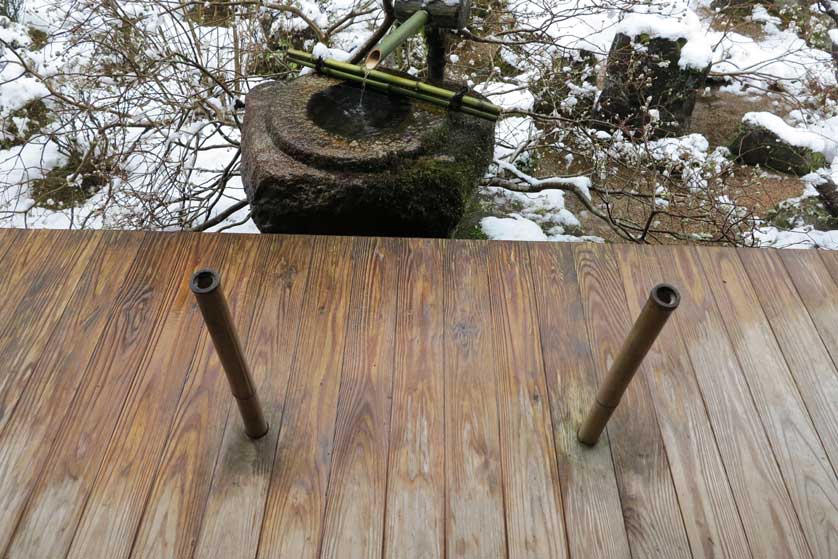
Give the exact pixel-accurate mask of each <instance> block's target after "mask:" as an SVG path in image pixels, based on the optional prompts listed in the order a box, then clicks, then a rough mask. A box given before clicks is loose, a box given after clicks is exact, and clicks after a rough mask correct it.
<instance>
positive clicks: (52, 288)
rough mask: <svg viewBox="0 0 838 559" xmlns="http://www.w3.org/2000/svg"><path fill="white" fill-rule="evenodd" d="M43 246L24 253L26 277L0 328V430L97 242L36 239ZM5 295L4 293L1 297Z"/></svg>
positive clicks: (14, 292)
mask: <svg viewBox="0 0 838 559" xmlns="http://www.w3.org/2000/svg"><path fill="white" fill-rule="evenodd" d="M40 237H41V239H42V240H43V241H45V243H44V244H43V245H41V247H42V250H41V251H40V252H39V253H37V254H29V255H28V256H29V259H28V260H27V268H25V273H23V274H20V275H19V279H20V281H18V282H17V283H13V284H12V285H11V287H10V289H9V290H8V292H7V293H8V297H9V301H16V302H17V304H15V305H7V307H8V313H9V314H8V317H7V319H6V320H5V321H3V322H1V323H0V363H3V369H4V374H3V375H2V376H0V430H2V429H3V427H4V426H5V424H6V423H7V422H8V420H9V419H10V418H11V417H12V415H13V414H14V411H15V408H16V407H17V403H18V400H19V399H20V396H21V394H22V393H23V390H24V389H25V387H26V385H27V383H28V382H29V381H30V378H31V374H32V370H33V368H34V366H35V364H36V362H37V360H38V357H39V356H40V354H41V352H42V351H43V349H44V347H45V345H46V343H47V341H48V340H49V337H50V335H51V334H52V331H53V329H54V328H55V325H56V323H57V322H58V321H59V319H60V318H61V315H62V313H63V312H64V309H65V308H66V307H67V302H68V300H69V297H68V296H67V293H68V292H69V293H72V292H73V290H74V289H75V287H76V284H77V283H78V282H79V279H80V278H81V276H82V273H83V272H84V268H85V265H86V263H87V260H88V259H89V258H90V257H91V256H92V255H93V254H94V252H95V251H96V249H97V247H98V245H99V238H98V237H97V238H95V239H94V238H92V237H91V236H90V235H89V234H83V235H69V234H67V233H66V232H65V234H54V233H50V234H49V235H41V236H40ZM4 295H5V294H4Z"/></svg>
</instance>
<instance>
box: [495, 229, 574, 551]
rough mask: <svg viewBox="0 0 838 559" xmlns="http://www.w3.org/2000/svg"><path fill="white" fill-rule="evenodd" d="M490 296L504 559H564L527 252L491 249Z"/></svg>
mask: <svg viewBox="0 0 838 559" xmlns="http://www.w3.org/2000/svg"><path fill="white" fill-rule="evenodd" d="M489 296H490V305H491V309H492V319H493V338H494V343H493V344H492V345H493V349H494V359H495V361H496V362H497V363H498V365H499V367H500V376H499V382H498V411H499V420H500V422H499V423H500V451H501V463H502V464H501V472H502V476H503V479H502V485H503V490H504V503H505V511H506V527H507V540H508V541H507V545H508V548H509V556H510V557H532V558H543V559H547V558H551V557H555V558H564V557H567V556H568V548H567V537H566V534H565V526H564V519H563V518H562V500H561V490H560V488H559V474H558V465H557V462H556V447H555V444H554V443H553V432H552V428H551V421H550V404H549V398H548V394H547V380H546V377H545V369H544V362H543V360H542V356H541V339H540V337H539V329H538V317H537V316H536V311H535V299H534V295H533V286H532V275H531V271H530V263H529V255H528V254H527V251H526V246H524V245H523V244H521V243H490V245H489Z"/></svg>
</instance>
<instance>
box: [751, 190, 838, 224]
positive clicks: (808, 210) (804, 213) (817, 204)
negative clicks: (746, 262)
mask: <svg viewBox="0 0 838 559" xmlns="http://www.w3.org/2000/svg"><path fill="white" fill-rule="evenodd" d="M766 218H767V219H768V221H769V222H770V223H771V224H772V225H774V226H775V227H779V228H780V229H792V228H794V227H801V226H803V225H811V226H812V227H814V228H815V229H817V230H819V231H833V230H836V229H838V217H835V216H833V215H831V214H830V213H829V212H828V211H827V210H826V208H825V207H824V205H823V202H821V200H820V199H819V198H817V197H811V198H804V199H803V200H801V201H800V202H798V203H796V204H789V203H787V202H783V203H781V204H779V205H778V206H776V207H775V208H774V209H772V210H771V211H770V212H769V213H768V215H767V216H766Z"/></svg>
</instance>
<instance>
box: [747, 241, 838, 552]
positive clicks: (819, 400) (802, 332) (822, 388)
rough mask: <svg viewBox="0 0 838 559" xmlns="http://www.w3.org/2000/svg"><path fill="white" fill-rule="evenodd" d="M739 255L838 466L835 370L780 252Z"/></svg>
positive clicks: (808, 406) (837, 406)
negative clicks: (787, 271)
mask: <svg viewBox="0 0 838 559" xmlns="http://www.w3.org/2000/svg"><path fill="white" fill-rule="evenodd" d="M739 257H740V259H741V260H742V263H743V264H744V266H745V271H746V272H748V276H750V278H751V284H752V285H753V286H754V291H755V292H756V295H757V299H758V300H759V303H760V305H761V306H762V310H763V312H764V313H765V316H766V318H767V319H768V323H769V324H770V325H771V331H772V333H773V335H774V337H775V338H776V339H777V343H778V345H779V346H780V349H781V350H782V352H783V355H784V356H785V359H786V363H787V364H788V367H789V370H790V371H791V373H792V376H793V377H794V380H795V384H796V385H797V388H798V390H799V391H800V395H801V396H802V398H803V403H804V404H805V405H806V410H807V411H808V412H809V417H810V418H811V420H812V422H813V423H814V426H815V430H816V431H817V435H818V436H819V437H820V441H821V444H823V447H824V449H825V450H826V454H827V456H828V457H829V459H830V462H831V464H832V468H833V470H834V469H835V468H836V467H838V371H836V369H835V365H834V363H833V362H832V358H831V357H830V356H829V353H828V352H827V351H826V347H824V345H823V342H822V341H821V338H820V336H819V335H818V330H817V328H815V325H814V324H813V323H812V319H811V318H810V317H809V313H808V312H807V311H806V307H805V305H804V304H803V301H801V300H800V296H799V295H798V293H797V289H796V288H795V286H794V283H793V282H792V280H791V278H790V277H789V275H788V274H787V273H786V270H785V267H784V266H783V263H782V261H781V260H780V256H779V254H778V252H777V251H770V250H757V249H752V250H744V249H743V250H740V251H739ZM833 322H834V321H833ZM836 497H838V495H836ZM836 521H838V519H836ZM836 530H838V528H836ZM836 543H838V540H836ZM836 551H838V548H836Z"/></svg>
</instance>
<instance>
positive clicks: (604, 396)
mask: <svg viewBox="0 0 838 559" xmlns="http://www.w3.org/2000/svg"><path fill="white" fill-rule="evenodd" d="M680 302H681V295H680V294H679V293H678V290H677V289H675V287H673V286H671V285H669V284H666V283H661V284H658V285H656V286H655V287H653V288H652V292H651V293H650V294H649V299H648V300H647V301H646V304H645V305H644V306H643V310H642V311H640V316H638V317H637V321H636V322H635V323H634V326H632V328H631V331H630V332H629V335H628V337H627V338H626V341H625V342H623V347H622V348H621V349H620V353H619V354H617V358H616V359H615V360H614V363H613V364H612V365H611V368H610V369H609V371H608V374H607V375H606V378H605V380H604V381H603V382H602V384H601V385H600V387H599V390H598V391H597V395H596V400H594V403H593V405H592V406H591V409H590V411H589V412H588V415H587V416H586V417H585V420H584V421H583V422H582V426H581V427H580V428H579V431H578V432H577V435H576V436H577V438H578V439H579V442H581V443H583V444H586V445H588V446H593V445H595V444H596V443H597V441H598V440H599V437H600V435H601V434H602V431H603V430H604V429H605V426H606V425H607V424H608V420H609V419H610V418H611V415H612V414H613V413H614V410H615V409H617V405H618V404H619V403H620V398H622V397H623V394H624V393H625V391H626V388H628V385H629V383H630V382H631V379H632V378H634V374H635V373H636V372H637V369H638V368H639V367H640V364H641V363H642V362H643V358H644V357H646V354H647V353H648V352H649V349H651V347H652V344H653V343H654V342H655V339H657V337H658V334H660V332H661V330H663V327H664V325H665V324H666V321H667V320H668V319H669V315H670V314H672V311H674V310H675V309H677V308H678V304H679V303H680Z"/></svg>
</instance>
